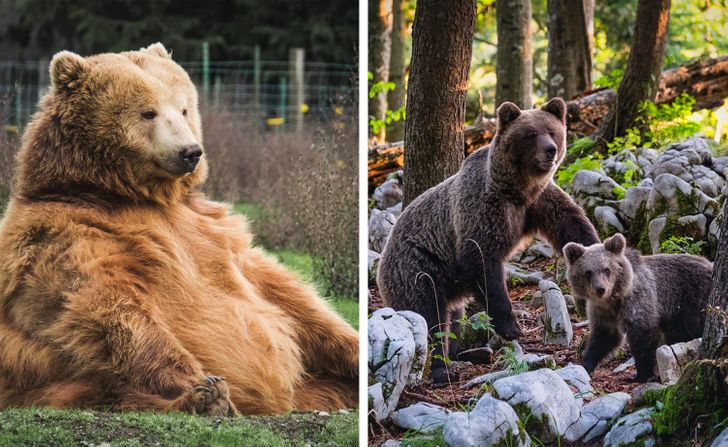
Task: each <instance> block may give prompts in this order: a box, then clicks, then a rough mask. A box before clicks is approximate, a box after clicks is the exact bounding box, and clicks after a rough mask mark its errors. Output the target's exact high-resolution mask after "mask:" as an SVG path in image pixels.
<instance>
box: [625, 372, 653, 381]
mask: <svg viewBox="0 0 728 447" xmlns="http://www.w3.org/2000/svg"><path fill="white" fill-rule="evenodd" d="M630 379H631V380H632V382H639V383H645V382H651V381H652V380H653V379H654V380H656V381H658V382H659V378H658V377H656V376H655V373H654V372H652V373H639V372H638V373H637V374H635V375H634V376H632V377H631V378H630Z"/></svg>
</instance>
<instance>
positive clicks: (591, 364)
mask: <svg viewBox="0 0 728 447" xmlns="http://www.w3.org/2000/svg"><path fill="white" fill-rule="evenodd" d="M564 254H565V255H566V262H567V278H568V280H569V283H570V284H571V290H572V292H573V293H574V295H575V296H577V297H580V298H583V299H585V300H586V303H587V314H588V316H589V326H590V327H591V335H590V336H589V342H588V343H587V346H586V349H585V350H584V354H583V356H582V358H583V365H584V368H585V369H586V370H587V371H589V372H591V371H593V370H594V368H595V367H596V366H597V365H598V364H599V362H600V361H601V360H602V359H604V357H606V356H607V355H608V354H609V353H610V352H611V351H612V350H613V349H614V348H616V347H617V346H619V344H620V343H621V342H622V339H623V337H624V334H626V335H627V343H628V344H629V349H630V351H632V355H633V356H634V358H635V366H636V367H637V376H636V377H635V379H636V380H638V381H641V382H644V381H646V380H648V379H650V378H651V377H652V376H653V375H654V367H655V351H656V350H657V347H658V346H660V345H661V344H664V343H668V344H672V343H677V342H681V341H689V340H692V339H695V338H697V337H700V336H701V335H702V333H703V323H704V322H705V307H706V305H707V304H708V297H709V296H710V290H711V288H712V281H711V276H712V273H713V265H712V264H711V263H710V262H708V261H707V260H706V259H705V258H701V257H699V256H689V255H654V256H640V254H639V252H637V251H636V250H633V249H625V239H624V236H622V235H621V234H616V235H614V236H612V237H611V238H609V239H606V240H605V241H604V244H595V245H592V246H590V247H586V248H585V247H584V246H582V245H579V244H575V243H571V244H567V245H566V247H564Z"/></svg>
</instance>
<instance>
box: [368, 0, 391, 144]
mask: <svg viewBox="0 0 728 447" xmlns="http://www.w3.org/2000/svg"><path fill="white" fill-rule="evenodd" d="M391 48H392V0H369V71H371V72H372V74H373V75H374V78H373V79H372V80H371V83H372V84H376V83H378V82H388V81H389V58H390V53H391ZM386 113H387V92H385V91H382V92H380V93H379V94H377V95H375V96H374V97H373V98H370V99H369V116H373V117H374V118H375V119H378V120H383V119H384V117H385V114H386ZM384 136H385V130H384V128H382V131H381V132H380V133H379V135H376V137H377V138H378V139H379V141H384Z"/></svg>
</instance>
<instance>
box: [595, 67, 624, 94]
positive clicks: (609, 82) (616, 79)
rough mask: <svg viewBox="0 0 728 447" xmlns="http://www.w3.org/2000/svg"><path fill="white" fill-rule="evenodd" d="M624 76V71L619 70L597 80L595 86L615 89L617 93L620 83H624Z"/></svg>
mask: <svg viewBox="0 0 728 447" xmlns="http://www.w3.org/2000/svg"><path fill="white" fill-rule="evenodd" d="M622 76H624V70H622V69H619V68H617V69H615V70H612V71H610V72H608V73H606V74H605V75H603V76H601V77H599V78H598V79H596V80H595V81H594V86H595V87H604V88H613V89H614V90H615V91H618V90H619V83H620V82H622Z"/></svg>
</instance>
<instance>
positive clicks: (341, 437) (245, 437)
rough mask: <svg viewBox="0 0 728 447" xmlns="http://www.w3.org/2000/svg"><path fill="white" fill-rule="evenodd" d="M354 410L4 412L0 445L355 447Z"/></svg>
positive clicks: (20, 410)
mask: <svg viewBox="0 0 728 447" xmlns="http://www.w3.org/2000/svg"><path fill="white" fill-rule="evenodd" d="M357 420H358V416H357V414H356V413H355V412H349V413H346V414H340V413H333V414H331V415H329V416H320V415H315V414H302V413H292V414H288V415H282V416H265V417H263V416H256V417H227V418H206V417H200V416H190V415H188V414H182V413H166V414H163V413H136V412H130V413H105V412H97V411H88V410H54V409H49V408H22V409H16V408H13V409H7V410H5V411H3V412H0V447H6V446H8V447H10V446H98V445H100V444H103V443H108V445H111V446H153V445H154V446H156V445H161V446H175V447H176V446H180V447H185V446H190V447H192V446H195V447H196V446H210V447H215V446H271V447H277V446H303V445H306V444H308V445H311V446H355V445H357V443H358V433H357Z"/></svg>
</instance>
